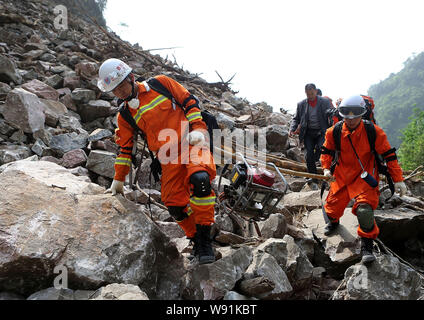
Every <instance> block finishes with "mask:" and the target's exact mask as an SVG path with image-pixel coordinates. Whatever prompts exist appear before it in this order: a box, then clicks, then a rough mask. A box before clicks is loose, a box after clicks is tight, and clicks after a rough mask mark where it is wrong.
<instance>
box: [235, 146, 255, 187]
mask: <svg viewBox="0 0 424 320" xmlns="http://www.w3.org/2000/svg"><path fill="white" fill-rule="evenodd" d="M236 155H238V156H240V158H241V159H242V160H243V162H244V164H245V165H246V169H247V171H246V174H247V175H248V176H249V184H250V183H252V181H253V175H252V174H250V175H249V172H252V167H251V166H250V164H248V163H247V160H246V159H245V158H244V156H243V155H242V154H241V153H240V152H236Z"/></svg>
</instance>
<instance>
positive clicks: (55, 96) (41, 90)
mask: <svg viewBox="0 0 424 320" xmlns="http://www.w3.org/2000/svg"><path fill="white" fill-rule="evenodd" d="M22 88H23V89H25V90H27V91H29V92H32V93H34V94H35V95H37V97H39V98H42V99H47V100H53V101H58V100H59V93H58V92H57V91H56V90H55V89H54V88H52V87H50V86H49V85H47V84H45V83H44V82H41V81H40V80H37V79H34V80H32V81H30V82H27V83H24V84H23V85H22Z"/></svg>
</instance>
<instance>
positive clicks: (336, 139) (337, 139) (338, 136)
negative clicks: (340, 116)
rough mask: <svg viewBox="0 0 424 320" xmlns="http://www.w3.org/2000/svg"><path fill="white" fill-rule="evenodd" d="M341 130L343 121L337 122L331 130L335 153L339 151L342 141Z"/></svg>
mask: <svg viewBox="0 0 424 320" xmlns="http://www.w3.org/2000/svg"><path fill="white" fill-rule="evenodd" d="M342 128H343V121H339V122H337V123H336V124H335V125H334V129H333V139H334V144H335V146H336V151H340V150H341V147H340V141H341V139H342Z"/></svg>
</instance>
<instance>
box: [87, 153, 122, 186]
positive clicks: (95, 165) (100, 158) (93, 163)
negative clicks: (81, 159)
mask: <svg viewBox="0 0 424 320" xmlns="http://www.w3.org/2000/svg"><path fill="white" fill-rule="evenodd" d="M115 159H116V154H114V153H112V152H108V151H102V150H92V151H91V152H90V154H89V156H88V161H87V165H86V167H87V169H89V170H91V171H93V172H95V173H97V174H99V175H101V176H104V177H107V178H110V179H113V177H114V176H115V169H114V165H115Z"/></svg>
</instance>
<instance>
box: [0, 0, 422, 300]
mask: <svg viewBox="0 0 424 320" xmlns="http://www.w3.org/2000/svg"><path fill="white" fill-rule="evenodd" d="M55 5H56V4H55V3H54V2H52V1H49V0H43V1H23V0H17V1H13V3H12V2H11V1H10V2H8V1H0V12H1V13H0V39H2V40H1V41H2V42H1V43H0V166H1V167H0V181H2V183H1V185H0V299H58V300H61V299H229V300H230V299H315V300H317V299H329V298H330V297H333V298H336V299H418V298H419V297H420V296H422V294H423V292H422V291H421V290H422V288H421V285H422V283H423V282H422V276H421V274H420V273H419V272H417V271H416V270H415V269H413V268H412V267H411V266H409V265H407V264H405V263H404V261H400V260H399V259H398V258H396V257H394V256H393V255H389V254H388V253H387V252H386V253H384V252H382V253H381V254H380V255H379V258H378V260H377V261H376V263H375V264H374V266H373V267H372V268H368V269H367V274H368V278H367V279H368V286H371V287H367V289H364V288H365V287H364V286H363V285H362V283H361V281H359V280H360V278H361V277H363V274H364V270H363V269H361V268H360V267H361V265H358V262H359V261H360V258H359V250H360V248H359V242H358V239H357V236H356V227H357V221H356V218H355V217H354V216H353V215H352V214H351V213H350V209H349V208H348V209H346V211H347V212H346V214H345V215H344V216H343V218H342V225H343V227H342V228H341V230H340V231H339V233H338V234H336V235H335V236H333V237H330V238H327V237H325V236H324V235H323V223H324V222H323V219H322V216H321V211H320V207H321V200H320V195H319V192H318V191H313V190H310V189H309V187H308V185H307V184H306V180H305V179H304V178H294V177H293V178H292V177H287V180H288V182H289V186H290V190H291V191H289V193H288V194H287V195H286V196H285V197H284V198H283V200H282V202H281V203H280V204H279V205H278V207H277V210H276V212H275V213H274V214H272V215H271V216H270V218H268V219H267V220H266V221H263V222H260V223H259V229H260V234H261V236H260V237H259V236H258V234H256V235H255V234H253V235H252V234H251V233H249V232H247V231H248V225H247V223H245V222H243V223H244V225H243V226H244V227H243V228H241V229H240V228H238V227H237V224H236V223H235V221H233V220H232V219H231V218H230V217H229V216H226V215H221V214H219V213H217V215H216V224H215V226H214V247H215V251H216V255H217V261H216V262H215V263H212V264H209V265H202V266H197V265H195V264H194V265H193V264H192V263H190V260H189V259H188V256H189V253H190V252H189V251H190V248H191V245H190V244H189V240H187V239H186V238H185V236H184V234H183V232H182V230H181V229H180V228H179V227H178V225H177V224H176V223H175V221H174V220H173V219H172V217H171V216H170V215H169V213H168V212H167V210H164V209H163V208H161V207H160V206H155V205H153V206H152V208H151V211H150V210H149V209H148V206H147V202H148V199H147V198H146V196H145V193H144V192H140V191H138V190H137V191H129V192H127V193H126V198H124V197H121V196H116V197H112V196H110V195H107V194H104V191H105V189H106V188H108V187H109V186H110V184H111V181H112V179H113V174H114V170H113V164H114V161H115V158H116V154H117V151H118V146H117V145H116V144H115V143H114V140H113V132H114V130H115V128H116V114H117V105H116V100H114V97H113V95H111V94H105V93H102V92H100V91H99V90H98V89H97V86H96V82H97V71H98V67H99V66H100V63H101V62H102V61H103V60H105V59H107V58H110V57H119V58H121V59H123V60H124V61H126V62H128V64H129V65H130V66H131V67H132V68H133V69H134V72H135V73H136V75H137V76H141V77H143V78H146V79H147V78H149V77H151V76H154V75H157V74H165V75H168V76H170V77H172V78H174V79H176V80H177V81H179V82H180V83H182V84H183V85H184V86H185V87H186V88H187V89H188V90H189V91H191V92H192V93H194V94H196V95H197V96H198V97H199V98H200V101H201V105H202V107H203V108H205V109H208V110H209V111H211V112H212V113H213V114H214V115H215V116H216V118H217V120H218V123H219V125H220V127H221V128H222V129H229V130H231V131H232V133H233V134H234V135H235V136H237V135H238V134H242V133H243V132H244V131H245V130H251V129H258V130H259V129H266V132H267V136H266V137H267V139H266V143H267V150H269V154H271V155H274V156H276V157H280V158H281V159H291V160H294V161H298V162H300V163H299V166H304V165H303V163H302V162H303V156H302V153H301V149H300V147H299V146H298V143H297V142H296V141H295V140H294V139H292V138H289V136H288V129H289V122H290V120H291V118H292V116H291V115H290V114H288V113H287V112H273V110H272V107H270V106H269V105H267V104H266V103H258V104H251V103H249V102H248V101H247V100H245V99H241V98H239V97H237V96H236V92H234V91H232V90H231V88H230V86H229V85H230V84H229V83H227V82H224V81H220V82H216V83H208V82H206V81H205V80H203V79H201V78H200V77H199V76H198V75H195V74H191V73H189V72H187V71H185V70H183V69H181V68H180V67H179V66H178V65H177V64H176V63H175V62H171V61H169V60H166V59H163V58H161V57H160V56H154V55H151V54H149V53H147V52H145V51H143V50H142V48H140V47H139V46H138V45H136V46H131V45H130V44H128V43H126V42H124V41H122V40H121V39H119V37H117V36H116V35H115V34H113V33H109V32H107V31H106V30H104V29H103V28H102V27H101V26H99V25H97V24H95V23H94V22H93V23H88V22H86V21H85V20H82V19H79V18H78V17H76V16H71V19H69V28H68V29H67V30H56V29H55V27H54V23H53V19H54V8H55ZM86 20H87V19H86ZM283 111H284V110H283ZM148 168H149V160H145V161H144V163H143V165H142V168H141V170H142V172H144V173H145V174H142V175H141V177H140V179H141V180H140V181H139V182H140V186H141V187H142V188H145V189H144V190H143V191H145V192H146V193H149V194H151V197H152V198H153V200H155V201H156V202H158V203H160V196H161V195H160V186H159V185H156V184H153V185H151V184H150V183H149V179H148V175H149V170H148ZM218 178H219V177H218ZM216 187H217V183H216V181H215V182H214V188H216ZM409 189H410V191H409V192H410V193H409V197H403V198H402V199H399V198H398V197H396V196H395V197H393V198H391V199H390V200H389V201H385V200H386V199H387V198H388V196H387V194H386V193H385V192H383V194H382V198H381V204H382V206H383V205H384V206H385V207H384V209H385V210H380V211H377V213H376V216H377V222H378V223H379V225H380V229H381V239H382V240H383V241H384V242H385V243H386V244H387V243H390V242H391V243H390V245H393V246H395V245H396V244H398V243H405V242H406V243H407V246H406V247H405V248H402V249H399V250H403V252H406V251H408V250H409V251H408V252H409V255H408V257H410V258H411V259H412V260H411V259H408V261H410V262H411V263H413V264H414V265H415V266H420V267H421V265H420V263H422V259H419V258H417V259H416V261H415V260H413V257H415V256H416V254H417V253H418V252H420V256H419V257H422V252H423V250H424V241H423V239H422V238H420V236H421V235H422V234H424V233H423V232H422V231H423V230H424V212H423V211H424V199H423V198H422V197H423V195H424V184H423V183H422V181H420V180H411V181H410V182H409ZM405 203H406V204H407V206H405ZM402 205H403V207H402ZM392 230H396V232H393V231H392ZM393 234H394V236H393ZM420 250H421V251H420ZM58 266H62V267H64V269H61V270H65V271H66V272H65V271H64V272H65V273H66V279H67V283H68V288H67V289H60V290H59V289H55V288H53V284H54V283H55V279H57V277H58V274H59V272H57V271H55V270H56V269H57V267H58ZM358 270H359V271H358ZM361 270H362V271H361ZM394 270H398V271H399V272H395V271H394ZM358 279H359V280H358ZM387 280H390V281H387ZM358 283H359V284H360V285H357V284H358ZM401 287H402V290H399V288H401ZM336 289H337V290H336Z"/></svg>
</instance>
